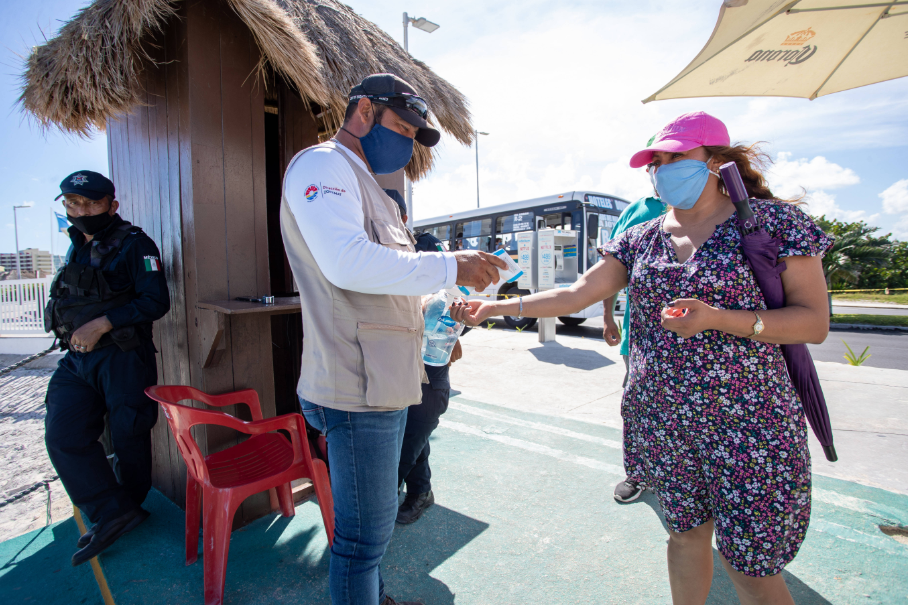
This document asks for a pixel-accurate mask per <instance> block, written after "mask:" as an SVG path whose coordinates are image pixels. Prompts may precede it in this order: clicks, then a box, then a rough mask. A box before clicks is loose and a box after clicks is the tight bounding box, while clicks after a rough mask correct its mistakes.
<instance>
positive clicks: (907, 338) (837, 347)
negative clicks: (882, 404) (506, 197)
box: [492, 317, 908, 370]
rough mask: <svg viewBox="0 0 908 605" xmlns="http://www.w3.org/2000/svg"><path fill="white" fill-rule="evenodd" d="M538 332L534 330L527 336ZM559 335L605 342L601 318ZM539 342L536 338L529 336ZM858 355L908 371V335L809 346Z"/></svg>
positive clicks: (832, 355) (861, 335)
mask: <svg viewBox="0 0 908 605" xmlns="http://www.w3.org/2000/svg"><path fill="white" fill-rule="evenodd" d="M492 321H494V322H496V324H497V325H496V326H495V327H494V328H493V329H498V328H500V327H503V326H504V325H505V324H504V322H503V320H501V319H498V318H493V319H492ZM531 331H532V332H536V327H535V326H534V327H533V328H531V329H530V330H527V332H531ZM556 332H557V333H558V334H564V335H565V336H582V337H584V338H595V339H599V340H602V319H601V318H599V317H596V318H592V319H588V320H586V322H584V324H583V325H582V326H575V327H571V326H565V325H563V324H562V323H561V322H558V323H557V327H556ZM529 338H531V339H533V340H535V339H536V336H535V334H534V335H533V336H529ZM843 340H844V341H845V342H847V343H848V346H849V347H851V349H852V350H853V351H854V352H855V353H856V354H858V355H860V354H861V351H863V350H864V347H867V346H869V347H870V351H869V353H870V355H871V357H870V359H868V360H867V361H866V362H865V365H866V366H868V367H872V368H888V369H892V370H908V332H892V331H886V330H833V331H830V332H829V336H828V337H827V338H826V342H824V343H823V344H820V345H808V346H809V348H810V354H811V355H812V356H813V358H814V359H815V360H817V361H831V362H835V363H841V364H845V363H846V362H845V358H844V357H843V356H844V355H845V353H846V352H847V350H846V349H845V345H843V344H842V341H843Z"/></svg>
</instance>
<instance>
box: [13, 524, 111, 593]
mask: <svg viewBox="0 0 908 605" xmlns="http://www.w3.org/2000/svg"><path fill="white" fill-rule="evenodd" d="M78 538H79V528H78V527H77V526H76V522H75V520H74V519H73V518H72V517H70V518H69V519H67V520H66V521H61V522H59V523H55V524H53V525H50V526H48V527H44V528H42V529H38V530H35V531H33V532H29V533H27V534H25V535H22V536H19V537H17V538H13V539H11V540H7V541H5V542H0V602H3V603H6V604H12V603H35V604H38V603H40V604H42V605H44V604H57V603H60V604H61V605H62V604H67V605H69V604H75V603H79V604H83V603H84V604H85V605H89V604H90V605H96V604H97V605H103V603H104V601H103V599H102V598H101V592H100V591H99V590H98V585H97V584H96V583H95V577H94V575H93V574H92V571H91V565H83V566H81V567H73V566H72V565H70V563H69V560H70V557H72V555H73V553H74V552H75V551H76V548H75V546H76V540H77V539H78Z"/></svg>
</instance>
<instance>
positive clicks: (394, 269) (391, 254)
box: [284, 150, 457, 295]
mask: <svg viewBox="0 0 908 605" xmlns="http://www.w3.org/2000/svg"><path fill="white" fill-rule="evenodd" d="M339 154H340V152H331V151H328V150H315V151H310V152H308V153H307V154H306V155H304V156H303V157H301V158H299V159H298V160H297V161H296V162H295V163H294V165H293V167H292V168H291V169H290V171H289V172H288V173H287V178H286V182H285V184H284V194H285V195H286V196H287V201H288V203H289V205H290V210H291V212H292V213H293V216H294V218H295V219H296V222H297V225H298V226H299V229H300V233H302V235H303V238H304V239H305V240H306V243H307V244H308V246H309V249H310V250H311V252H312V255H313V256H314V257H315V262H316V263H317V264H318V267H319V269H321V271H322V273H324V274H325V277H326V278H327V279H328V281H330V282H331V283H332V284H334V285H335V286H337V287H339V288H343V289H345V290H353V291H356V292H363V293H367V294H400V295H420V294H428V293H431V292H437V291H438V290H441V289H443V288H448V287H451V286H453V285H454V283H455V281H456V279H457V262H456V260H455V259H454V256H453V255H451V254H446V253H445V254H442V253H440V252H430V253H423V254H414V253H410V252H403V251H398V250H392V249H390V248H387V247H385V246H381V245H378V244H376V243H373V242H372V241H370V240H369V238H368V237H367V235H366V232H365V230H364V226H365V216H364V214H363V209H362V200H361V198H360V195H361V193H360V191H359V183H358V182H357V179H356V175H355V174H354V173H353V170H352V169H351V168H350V166H349V164H347V160H345V159H344V158H343V157H341V156H340V155H339ZM313 187H315V188H317V190H313ZM307 191H308V195H307ZM310 198H311V199H310Z"/></svg>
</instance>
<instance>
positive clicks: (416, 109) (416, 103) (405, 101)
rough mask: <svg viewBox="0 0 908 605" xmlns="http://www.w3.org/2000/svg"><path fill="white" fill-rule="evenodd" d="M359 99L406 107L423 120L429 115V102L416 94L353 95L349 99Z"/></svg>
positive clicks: (389, 105) (401, 107) (400, 107)
mask: <svg viewBox="0 0 908 605" xmlns="http://www.w3.org/2000/svg"><path fill="white" fill-rule="evenodd" d="M360 99H369V100H370V101H372V102H373V103H378V104H379V105H387V106H388V107H397V108H399V109H408V110H410V111H412V112H413V113H415V114H417V115H418V116H419V117H421V118H422V119H423V120H425V119H426V118H427V117H428V115H429V104H428V103H426V102H425V101H424V100H423V99H420V98H419V97H417V96H416V95H408V94H405V93H400V94H387V95H353V96H351V97H350V101H359V100H360Z"/></svg>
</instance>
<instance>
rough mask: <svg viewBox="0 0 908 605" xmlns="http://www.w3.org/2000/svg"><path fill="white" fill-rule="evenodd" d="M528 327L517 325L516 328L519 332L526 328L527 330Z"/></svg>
mask: <svg viewBox="0 0 908 605" xmlns="http://www.w3.org/2000/svg"><path fill="white" fill-rule="evenodd" d="M526 328H527V327H526V326H516V327H515V328H514V329H515V330H517V331H518V332H523V331H524V330H526Z"/></svg>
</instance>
